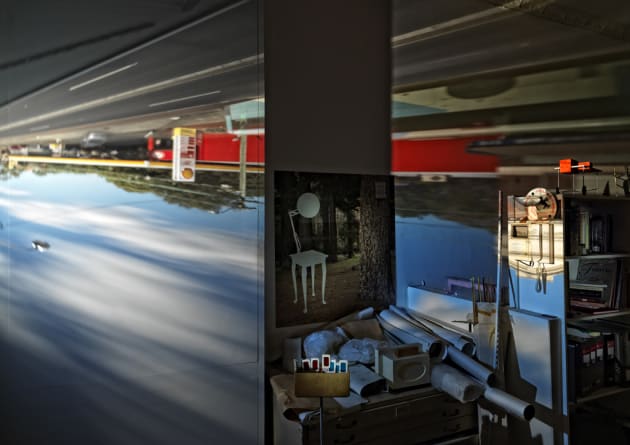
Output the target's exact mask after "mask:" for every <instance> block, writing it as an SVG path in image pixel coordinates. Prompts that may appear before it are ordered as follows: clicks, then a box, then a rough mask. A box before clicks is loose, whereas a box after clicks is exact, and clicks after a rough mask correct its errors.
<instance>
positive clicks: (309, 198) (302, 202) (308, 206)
mask: <svg viewBox="0 0 630 445" xmlns="http://www.w3.org/2000/svg"><path fill="white" fill-rule="evenodd" d="M296 207H297V208H296V209H295V210H289V221H291V229H292V230H293V239H294V240H295V247H296V249H297V252H298V253H299V252H301V251H302V244H300V239H299V238H298V234H297V231H296V230H295V224H294V223H293V217H294V216H296V215H302V216H303V217H305V218H313V217H314V216H315V215H317V214H318V213H319V199H318V198H317V196H316V195H315V194H314V193H303V194H302V195H300V197H299V198H298V200H297V206H296Z"/></svg>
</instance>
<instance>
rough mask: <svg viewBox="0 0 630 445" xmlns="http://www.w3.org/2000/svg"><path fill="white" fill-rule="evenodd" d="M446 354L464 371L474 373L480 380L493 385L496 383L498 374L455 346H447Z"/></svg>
mask: <svg viewBox="0 0 630 445" xmlns="http://www.w3.org/2000/svg"><path fill="white" fill-rule="evenodd" d="M446 356H447V357H448V358H449V359H451V361H452V362H453V363H454V364H456V365H457V366H459V367H460V368H462V369H463V370H464V371H466V372H467V373H469V374H470V375H472V376H473V377H474V378H476V379H477V380H479V381H480V382H483V383H486V384H489V385H492V384H493V383H494V380H495V378H496V376H495V375H494V372H493V371H491V370H490V369H488V368H486V367H485V366H483V365H482V364H481V363H479V362H478V361H476V360H475V359H473V358H471V357H469V356H467V355H466V354H464V353H463V352H462V351H460V350H459V349H457V348H455V347H454V346H449V347H448V348H446Z"/></svg>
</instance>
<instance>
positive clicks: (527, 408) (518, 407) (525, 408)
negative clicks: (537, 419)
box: [483, 386, 536, 422]
mask: <svg viewBox="0 0 630 445" xmlns="http://www.w3.org/2000/svg"><path fill="white" fill-rule="evenodd" d="M483 397H484V399H486V400H488V401H489V402H492V403H494V404H495V405H497V406H498V407H499V408H502V409H504V410H505V411H506V412H507V413H508V414H511V415H513V416H515V417H518V418H519V419H522V420H526V421H528V422H529V421H530V420H532V419H533V418H534V415H535V414H536V409H535V408H534V405H532V404H531V403H527V402H525V401H523V400H521V399H519V398H517V397H514V396H513V395H512V394H508V393H507V392H505V391H501V390H500V389H497V388H491V387H489V386H488V387H486V389H485V390H484V393H483Z"/></svg>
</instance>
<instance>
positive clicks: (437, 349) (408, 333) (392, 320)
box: [379, 309, 446, 359]
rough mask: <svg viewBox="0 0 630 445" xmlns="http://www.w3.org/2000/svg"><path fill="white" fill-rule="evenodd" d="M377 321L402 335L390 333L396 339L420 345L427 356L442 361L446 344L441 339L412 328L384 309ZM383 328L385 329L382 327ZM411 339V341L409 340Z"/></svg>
mask: <svg viewBox="0 0 630 445" xmlns="http://www.w3.org/2000/svg"><path fill="white" fill-rule="evenodd" d="M379 320H383V321H385V322H386V323H387V324H389V325H391V326H392V327H393V328H396V329H397V330H399V331H402V333H404V334H403V335H402V336H403V337H405V338H401V335H398V334H397V333H396V332H391V333H392V334H394V335H395V336H396V337H398V338H400V339H401V340H402V341H403V342H405V343H420V344H421V345H422V349H423V350H424V351H428V352H429V355H430V356H431V357H434V358H440V359H443V358H444V357H445V356H446V343H445V341H444V340H442V339H441V338H439V337H437V336H435V335H433V334H430V333H428V332H427V331H425V330H424V329H421V328H419V327H417V326H414V325H413V324H412V323H410V322H409V321H407V320H405V319H404V318H402V317H400V316H399V315H396V314H395V313H394V312H392V311H390V310H387V309H385V310H384V311H381V313H380V314H379ZM384 328H385V327H384ZM411 339H413V340H411Z"/></svg>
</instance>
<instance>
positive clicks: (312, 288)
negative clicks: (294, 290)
mask: <svg viewBox="0 0 630 445" xmlns="http://www.w3.org/2000/svg"><path fill="white" fill-rule="evenodd" d="M315 269H317V264H313V265H312V266H311V293H312V295H313V297H314V296H315Z"/></svg>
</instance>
